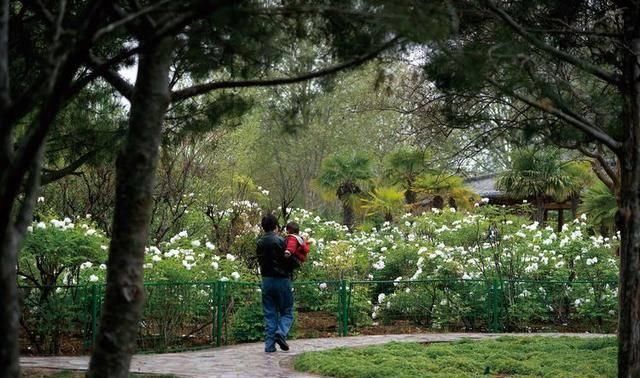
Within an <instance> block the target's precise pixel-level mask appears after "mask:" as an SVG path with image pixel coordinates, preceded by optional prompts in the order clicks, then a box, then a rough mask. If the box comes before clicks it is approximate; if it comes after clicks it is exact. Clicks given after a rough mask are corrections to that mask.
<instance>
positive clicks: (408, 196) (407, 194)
mask: <svg viewBox="0 0 640 378" xmlns="http://www.w3.org/2000/svg"><path fill="white" fill-rule="evenodd" d="M404 202H405V203H406V204H407V205H412V204H414V203H416V192H414V191H413V190H411V188H410V187H409V189H407V190H405V191H404Z"/></svg>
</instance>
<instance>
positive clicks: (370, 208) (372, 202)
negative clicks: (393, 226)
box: [362, 186, 405, 222]
mask: <svg viewBox="0 0 640 378" xmlns="http://www.w3.org/2000/svg"><path fill="white" fill-rule="evenodd" d="M404 201H405V193H403V191H402V190H398V189H397V188H394V187H388V186H383V187H378V188H376V189H374V190H373V192H372V193H371V194H370V198H368V199H363V200H362V203H363V205H362V208H363V209H365V210H366V211H367V215H373V214H382V216H384V220H385V221H387V222H392V221H393V216H394V215H396V214H400V213H402V212H403V211H404V209H405V206H404Z"/></svg>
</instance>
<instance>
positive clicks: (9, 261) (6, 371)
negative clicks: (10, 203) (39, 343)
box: [0, 214, 20, 378]
mask: <svg viewBox="0 0 640 378" xmlns="http://www.w3.org/2000/svg"><path fill="white" fill-rule="evenodd" d="M2 218H10V216H9V215H6V216H5V215H4V214H3V215H2ZM2 223H3V225H2V230H0V251H2V253H1V254H0V301H2V305H1V306H0V335H2V336H0V337H2V342H0V371H2V376H3V377H16V378H17V377H19V376H20V367H19V365H18V351H19V348H18V330H19V321H18V320H19V313H20V311H19V307H18V287H17V278H18V277H17V275H16V261H17V249H18V246H17V241H16V238H15V235H14V233H13V225H12V224H11V222H9V223H5V222H2Z"/></svg>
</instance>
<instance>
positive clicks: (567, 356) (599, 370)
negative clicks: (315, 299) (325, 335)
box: [294, 336, 617, 378]
mask: <svg viewBox="0 0 640 378" xmlns="http://www.w3.org/2000/svg"><path fill="white" fill-rule="evenodd" d="M616 352H617V342H616V339H615V338H614V337H607V338H595V339H580V338H577V337H560V338H552V337H544V336H539V337H538V336H536V337H501V338H498V339H495V340H482V341H471V340H465V341H459V342H453V343H435V344H418V343H390V344H385V345H379V346H371V347H365V348H338V349H332V350H328V351H323V352H309V353H304V354H302V355H300V356H299V357H298V358H296V359H295V361H294V367H295V369H296V370H301V371H308V372H313V373H317V374H322V375H328V376H333V377H344V378H347V377H349V378H358V377H359V378H364V377H367V378H375V377H483V376H488V377H501V378H502V377H554V378H555V377H584V378H587V377H594V378H596V377H598V378H600V377H615V376H616V373H617V368H616Z"/></svg>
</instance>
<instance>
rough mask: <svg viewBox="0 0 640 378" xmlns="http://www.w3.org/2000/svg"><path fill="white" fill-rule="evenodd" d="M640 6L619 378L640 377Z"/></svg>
mask: <svg viewBox="0 0 640 378" xmlns="http://www.w3.org/2000/svg"><path fill="white" fill-rule="evenodd" d="M637 8H638V5H637V4H635V5H633V4H628V9H626V10H625V42H626V46H627V47H628V51H626V53H625V61H624V77H623V79H624V85H623V90H624V97H623V98H624V105H623V106H624V107H623V112H624V120H623V122H624V132H625V134H624V135H623V140H624V147H623V151H621V152H620V154H619V156H618V157H619V159H620V162H621V173H622V174H621V176H622V181H621V188H620V209H619V211H618V214H617V216H616V222H617V225H618V229H619V230H620V236H621V244H620V287H619V301H620V315H619V322H618V348H619V350H618V376H619V377H625V378H627V377H638V376H640V198H639V195H640V82H639V80H640V68H639V64H640V30H638V27H637V24H638V20H637V15H636V13H637Z"/></svg>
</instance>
